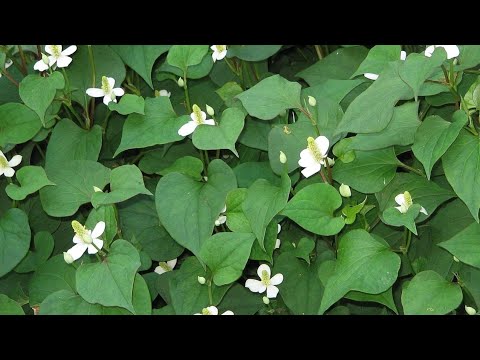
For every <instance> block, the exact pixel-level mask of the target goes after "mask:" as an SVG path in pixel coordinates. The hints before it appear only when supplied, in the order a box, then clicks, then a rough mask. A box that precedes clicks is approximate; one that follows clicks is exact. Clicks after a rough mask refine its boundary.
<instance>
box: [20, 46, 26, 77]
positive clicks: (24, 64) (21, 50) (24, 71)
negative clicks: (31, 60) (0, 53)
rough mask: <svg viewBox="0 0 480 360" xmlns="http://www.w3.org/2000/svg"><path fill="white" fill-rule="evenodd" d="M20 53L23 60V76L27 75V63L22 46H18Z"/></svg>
mask: <svg viewBox="0 0 480 360" xmlns="http://www.w3.org/2000/svg"><path fill="white" fill-rule="evenodd" d="M18 53H19V54H20V59H21V60H22V74H23V75H27V74H28V70H27V61H26V60H25V53H24V52H23V49H22V45H18Z"/></svg>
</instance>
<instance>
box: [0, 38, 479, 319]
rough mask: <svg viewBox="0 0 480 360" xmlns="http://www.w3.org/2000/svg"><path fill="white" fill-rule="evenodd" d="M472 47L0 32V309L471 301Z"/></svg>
mask: <svg viewBox="0 0 480 360" xmlns="http://www.w3.org/2000/svg"><path fill="white" fill-rule="evenodd" d="M479 64H480V46H474V45H428V46H426V45H377V46H368V47H367V46H363V45H328V46H327V45H0V72H1V75H2V76H1V77H0V150H1V152H0V314H16V315H21V314H38V315H53V314H68V315H74V314H89V315H101V314H102V315H132V314H134V315H175V314H177V315H194V314H197V315H254V314H258V315H288V314H292V315H317V314H318V315H348V314H352V315H356V314H368V315H374V314H376V315H396V314H398V315H403V314H405V315H412V314H420V315H429V314H432V315H445V314H458V315H466V314H469V315H474V314H476V312H477V309H479V306H480V225H479V209H480V191H479V188H480V138H479V132H480V122H479V110H480V77H479V75H480V70H478V69H479Z"/></svg>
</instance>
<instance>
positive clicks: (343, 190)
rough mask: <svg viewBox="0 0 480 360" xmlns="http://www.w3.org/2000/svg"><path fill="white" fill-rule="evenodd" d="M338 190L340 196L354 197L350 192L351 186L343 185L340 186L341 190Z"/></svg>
mask: <svg viewBox="0 0 480 360" xmlns="http://www.w3.org/2000/svg"><path fill="white" fill-rule="evenodd" d="M338 190H340V195H342V196H343V197H350V196H352V191H351V190H350V186H348V185H345V184H342V185H340V188H339V189H338Z"/></svg>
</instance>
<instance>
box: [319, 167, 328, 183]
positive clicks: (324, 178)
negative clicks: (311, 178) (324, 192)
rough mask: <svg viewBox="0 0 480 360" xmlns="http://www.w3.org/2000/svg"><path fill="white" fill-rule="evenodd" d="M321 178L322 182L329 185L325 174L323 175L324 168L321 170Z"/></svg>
mask: <svg viewBox="0 0 480 360" xmlns="http://www.w3.org/2000/svg"><path fill="white" fill-rule="evenodd" d="M320 176H321V177H322V180H323V182H324V183H325V184H328V183H329V182H328V180H327V178H326V177H325V174H324V173H323V168H321V169H320Z"/></svg>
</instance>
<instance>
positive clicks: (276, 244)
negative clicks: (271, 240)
mask: <svg viewBox="0 0 480 360" xmlns="http://www.w3.org/2000/svg"><path fill="white" fill-rule="evenodd" d="M281 244H282V242H281V241H280V239H277V240H276V241H275V248H274V249H280V245H281Z"/></svg>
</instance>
